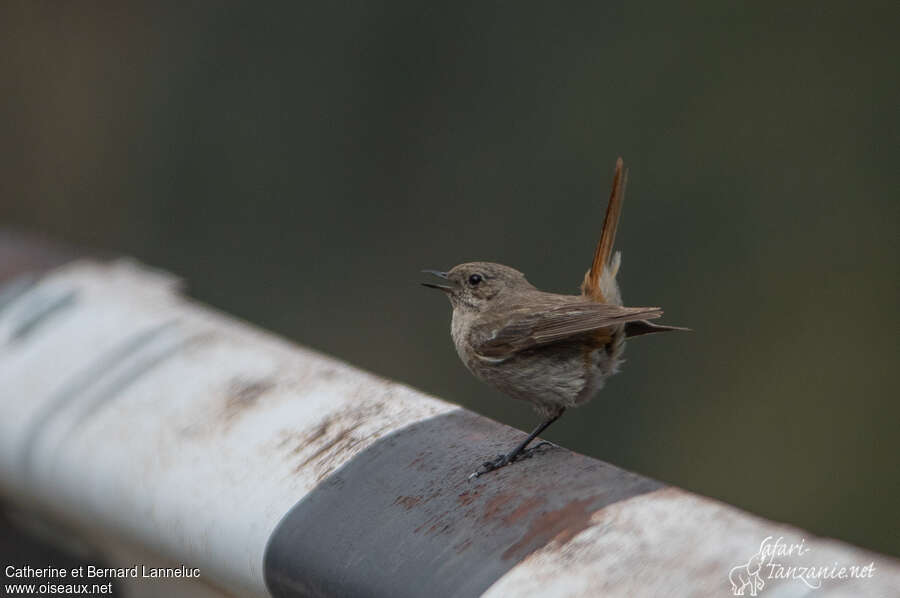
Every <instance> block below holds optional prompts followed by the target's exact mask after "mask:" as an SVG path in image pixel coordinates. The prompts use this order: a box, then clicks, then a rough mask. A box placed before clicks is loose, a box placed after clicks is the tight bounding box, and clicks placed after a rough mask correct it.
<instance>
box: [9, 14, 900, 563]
mask: <svg viewBox="0 0 900 598" xmlns="http://www.w3.org/2000/svg"><path fill="white" fill-rule="evenodd" d="M898 6H900V5H898V4H897V3H896V2H885V3H883V4H881V5H878V4H874V3H862V4H852V5H851V4H850V3H838V2H824V3H821V2H819V3H808V4H805V5H802V6H801V5H799V4H797V5H793V6H784V5H781V4H776V3H752V4H751V3H748V4H747V5H745V6H726V5H725V3H718V2H707V3H696V4H694V5H693V6H692V7H685V6H676V5H675V4H673V3H667V2H655V3H647V4H644V5H642V6H641V7H636V6H628V7H622V6H621V5H619V4H611V3H609V4H608V3H599V2H593V3H585V4H566V5H558V4H553V3H542V4H537V5H529V4H524V3H502V4H493V3H490V4H489V3H472V4H466V5H464V4H461V3H442V4H439V5H438V4H431V3H421V2H391V3H377V2H335V3H326V2H321V3H294V2H291V3H284V4H276V3H249V2H247V3H236V4H235V3H223V2H200V3H198V2H186V3H174V2H169V3H149V2H148V3H120V2H104V3H86V2H77V3H75V2H73V3H43V2H4V3H3V4H2V5H0V78H2V82H3V93H2V97H0V152H2V156H3V158H2V166H0V168H2V176H0V223H2V226H3V227H6V228H14V229H20V230H26V231H36V232H40V233H44V234H46V235H48V236H51V237H54V238H58V239H62V240H65V241H68V242H71V243H75V244H79V245H83V246H87V247H93V248H101V249H108V250H111V251H115V252H123V253H128V254H132V255H134V256H136V257H138V258H139V259H141V260H144V261H146V262H148V263H150V264H152V265H155V266H159V267H162V268H165V269H168V270H171V271H174V272H176V273H178V274H180V275H181V276H183V277H185V278H186V279H187V281H188V282H189V287H190V292H191V294H192V295H193V296H194V297H197V298H198V299H200V300H202V301H206V302H208V303H211V304H213V305H215V306H217V307H219V308H222V309H224V310H226V311H229V312H231V313H233V314H236V315H238V316H241V317H243V318H246V319H248V320H251V321H253V322H255V323H258V324H259V325H261V326H264V327H266V328H269V329H272V330H274V331H277V332H278V333H280V334H283V335H285V336H287V337H290V338H292V339H295V340H296V341H298V342H300V343H303V344H305V345H308V346H311V347H314V348H317V349H320V350H322V351H324V352H327V353H331V354H334V355H337V356H339V357H341V358H343V359H345V360H347V361H349V362H350V363H353V364H356V365H358V366H360V367H362V368H366V369H368V370H372V371H374V372H377V373H379V374H382V375H384V376H387V377H390V378H394V379H397V380H401V381H404V382H407V383H409V384H411V385H413V386H415V387H418V388H421V389H424V390H426V391H428V392H430V393H434V394H435V395H438V396H441V397H444V398H446V399H448V400H450V401H454V402H458V403H460V404H462V405H465V406H466V407H469V408H471V409H474V410H476V411H478V412H480V413H483V414H485V415H488V416H490V417H492V418H495V419H498V420H501V421H503V422H506V423H508V424H511V425H513V426H517V427H519V428H522V429H526V428H528V429H530V428H531V427H532V426H533V425H534V424H535V423H536V421H537V418H536V416H535V415H534V414H533V413H532V412H531V411H530V409H529V407H528V406H527V405H525V404H522V403H518V402H514V401H512V400H509V399H506V398H504V397H503V396H502V395H500V394H499V393H497V392H495V391H493V390H491V389H489V388H487V387H485V386H483V385H482V384H481V383H479V382H478V381H476V380H475V379H474V378H472V377H471V376H470V375H469V374H468V372H467V371H466V370H465V369H464V368H463V366H462V365H461V363H460V362H459V361H458V359H457V357H456V354H455V352H454V350H453V347H452V344H451V341H450V338H449V318H450V310H449V306H448V305H447V302H446V300H445V299H444V298H443V297H441V296H439V295H438V294H436V293H433V292H430V291H428V290H426V289H423V288H421V287H419V286H417V283H418V282H419V281H420V280H422V279H423V278H422V277H421V276H420V275H419V273H418V272H419V270H420V269H421V268H441V269H443V268H448V267H450V266H452V265H454V264H456V263H459V262H463V261H469V260H476V259H478V260H491V261H499V262H503V263H506V264H509V265H512V266H514V267H516V268H518V269H520V270H522V271H524V272H525V273H526V274H527V275H528V277H529V279H530V280H531V281H532V282H533V283H534V284H536V285H537V286H539V287H541V288H545V289H548V290H555V291H559V292H577V286H578V284H579V283H580V281H581V277H582V274H583V273H584V271H585V270H586V269H587V267H588V265H589V262H590V258H591V255H592V251H593V248H594V244H595V242H596V241H597V238H598V235H599V233H600V226H601V221H602V218H603V212H604V208H605V202H606V197H607V195H608V192H609V187H610V182H611V178H612V169H613V165H614V161H615V159H616V157H617V156H618V155H622V156H624V158H625V160H626V164H627V165H628V166H629V167H630V169H631V177H630V186H629V190H628V191H629V192H628V198H627V200H626V203H625V211H624V217H623V222H622V227H621V229H620V235H619V247H620V248H621V249H622V251H623V254H624V262H623V268H622V271H621V275H620V281H621V283H622V286H623V290H624V295H625V299H626V302H627V303H629V304H632V305H660V306H663V307H664V308H665V309H666V316H665V321H666V322H669V323H672V324H680V325H686V326H690V327H692V328H693V329H694V330H695V332H693V333H690V334H672V335H662V336H655V337H646V338H641V339H636V340H635V341H633V342H632V343H630V344H629V347H628V350H627V353H626V356H627V358H628V362H627V364H626V365H625V367H624V371H623V372H622V373H621V374H620V375H619V376H617V377H615V378H613V379H612V380H611V381H610V383H609V384H608V387H607V389H606V391H605V392H604V394H603V395H602V397H601V399H599V400H597V401H595V402H594V403H592V404H590V405H588V406H585V407H583V408H581V409H579V410H578V411H576V412H573V413H571V414H569V415H568V416H567V417H564V418H563V419H562V420H560V422H559V423H557V424H556V425H554V426H553V427H552V428H551V429H550V430H549V432H548V433H547V434H546V436H547V437H548V438H549V439H551V440H553V441H555V442H559V443H562V444H564V445H565V446H567V447H570V448H572V449H574V450H577V451H580V452H583V453H586V454H589V455H593V456H595V457H599V458H601V459H604V460H607V461H610V462H612V463H615V464H617V465H619V466H622V467H625V468H628V469H631V470H635V471H638V472H640V473H643V474H646V475H648V476H652V477H655V478H659V479H662V480H665V481H667V482H671V483H674V484H677V485H679V486H683V487H685V488H688V489H691V490H693V491H696V492H700V493H703V494H706V495H709V496H713V497H717V498H720V499H722V500H724V501H727V502H729V503H732V504H735V505H738V506H740V507H743V508H745V509H748V510H750V511H752V512H754V513H758V514H760V515H764V516H766V517H770V518H774V519H777V520H783V521H787V522H791V523H794V524H797V525H800V526H802V527H805V528H808V529H809V530H811V531H813V532H815V533H817V534H824V535H829V536H835V537H838V538H842V539H844V540H848V541H850V542H853V543H857V544H860V545H863V546H866V547H870V548H873V549H876V550H879V551H882V552H887V553H891V554H894V555H900V522H898V519H900V518H898V515H897V506H898V504H900V466H898V454H900V433H898V420H900V401H898V395H900V392H898V391H900V375H898V359H897V358H898V340H897V334H896V333H897V330H898V323H900V322H898V315H897V298H898V279H900V276H898V259H897V256H898V242H897V237H898V233H897V228H898V216H900V210H898V200H900V198H898V189H900V175H898V172H900V171H898V168H897V161H898V158H900V148H898V125H900V111H898V105H900V94H898V77H897V59H898V56H900V42H898V36H897V25H898V22H900V19H898V17H900V9H898Z"/></svg>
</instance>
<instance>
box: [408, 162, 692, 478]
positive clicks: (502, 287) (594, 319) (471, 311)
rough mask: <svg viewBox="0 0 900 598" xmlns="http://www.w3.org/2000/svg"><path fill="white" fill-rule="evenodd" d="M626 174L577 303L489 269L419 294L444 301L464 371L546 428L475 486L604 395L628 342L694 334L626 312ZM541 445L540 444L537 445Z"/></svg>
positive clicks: (639, 310)
mask: <svg viewBox="0 0 900 598" xmlns="http://www.w3.org/2000/svg"><path fill="white" fill-rule="evenodd" d="M627 181H628V172H627V170H625V169H624V163H623V160H622V158H621V157H620V158H619V159H618V160H617V161H616V166H615V172H614V176H613V185H612V191H611V193H610V197H609V202H608V204H607V208H606V216H605V218H604V220H603V228H602V230H601V234H600V241H599V242H598V243H597V246H596V249H595V251H594V256H593V260H592V262H591V266H590V269H588V271H587V272H586V273H585V275H584V279H583V281H582V283H581V293H580V294H579V295H564V294H557V293H550V292H546V291H541V290H539V289H537V288H536V287H535V286H534V285H532V284H531V283H530V282H528V280H527V279H526V278H525V275H524V274H523V273H522V272H520V271H518V270H516V269H514V268H511V267H509V266H505V265H503V264H498V263H493V262H467V263H463V264H459V265H457V266H454V267H453V268H451V269H450V270H448V271H446V272H442V271H439V270H423V272H424V273H428V274H432V275H435V276H437V277H439V278H441V279H443V280H444V282H442V283H432V282H423V283H422V285H423V286H426V287H429V288H432V289H437V290H440V291H442V292H444V293H445V294H446V295H447V297H448V298H449V300H450V304H451V306H452V309H453V315H452V319H451V325H450V335H451V337H452V339H453V344H454V345H455V347H456V352H457V354H458V355H459V358H460V359H461V360H462V362H463V364H465V366H466V368H467V369H468V370H469V371H470V372H471V373H472V374H474V375H475V377H476V378H479V379H480V380H482V381H483V382H486V383H487V384H489V385H491V386H493V387H494V388H496V389H498V390H500V391H501V392H503V393H504V394H506V395H508V396H510V397H512V398H514V399H520V400H524V401H528V402H530V403H531V404H532V406H533V407H534V409H535V410H536V411H537V413H538V414H539V415H540V416H541V423H540V424H539V425H538V426H537V427H536V428H535V429H534V430H533V431H532V432H531V433H530V434H528V436H527V437H526V438H524V439H523V440H522V441H521V442H519V443H518V444H517V445H516V446H515V447H514V448H513V449H512V450H510V451H509V452H508V453H505V454H501V455H498V456H497V457H496V458H495V459H492V460H488V461H484V462H483V463H482V465H481V467H479V468H478V469H477V470H476V471H475V472H473V473H472V475H471V476H469V477H470V479H472V478H477V477H479V476H481V475H484V474H486V473H488V472H491V471H494V470H496V469H499V468H501V467H505V466H507V465H509V464H510V463H513V462H515V461H517V460H519V459H522V458H525V457H529V456H532V454H533V451H534V450H535V449H537V448H538V447H539V446H541V445H540V444H539V445H537V446H535V447H533V448H532V449H527V447H528V445H529V444H530V443H531V442H532V441H533V440H534V439H535V438H537V437H538V435H539V434H541V433H542V432H543V431H544V430H546V429H547V428H548V427H549V426H550V425H551V424H552V423H553V422H555V421H556V420H558V419H559V418H560V417H561V416H562V415H563V413H565V412H566V410H568V409H570V408H573V407H577V406H579V405H583V404H585V403H587V402H588V401H591V400H592V399H594V398H596V396H597V395H598V394H600V390H601V389H602V388H603V386H604V383H605V381H606V379H607V378H609V377H610V376H612V375H613V374H615V373H616V372H617V371H618V369H619V366H620V365H621V363H622V354H623V352H624V350H625V340H626V339H627V338H630V337H634V336H640V335H645V334H651V333H657V332H670V331H677V330H689V329H687V328H682V327H678V326H666V325H662V324H657V323H654V322H651V320H655V319H657V318H659V317H660V316H661V315H662V313H663V312H662V309H660V308H659V307H625V306H624V305H623V302H622V295H621V291H620V289H619V285H618V283H617V282H616V275H617V273H618V271H619V267H620V265H621V260H622V257H621V252H618V251H616V252H613V245H614V242H615V238H616V229H617V228H618V224H619V218H620V215H621V211H622V203H623V201H624V198H625V187H626V184H627ZM541 444H544V443H541Z"/></svg>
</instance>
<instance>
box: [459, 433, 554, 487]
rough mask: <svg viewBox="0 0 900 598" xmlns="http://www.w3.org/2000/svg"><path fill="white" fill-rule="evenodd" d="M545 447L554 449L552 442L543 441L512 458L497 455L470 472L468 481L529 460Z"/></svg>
mask: <svg viewBox="0 0 900 598" xmlns="http://www.w3.org/2000/svg"><path fill="white" fill-rule="evenodd" d="M545 446H548V447H552V448H556V445H555V444H553V443H552V442H547V441H546V440H543V441H541V442H539V443H538V444H536V445H534V446H533V447H531V448H530V449H526V450H524V451H522V452H520V453H519V454H518V455H516V456H514V457H510V456H509V455H497V458H496V459H494V460H493V461H485V462H484V463H482V464H481V467H479V468H478V469H477V470H476V471H474V472H472V473H471V474H470V475H469V480H474V479H475V478H478V477H481V476H483V475H484V474H486V473H489V472H491V471H494V470H495V469H500V468H501V467H505V466H507V465H509V464H510V463H513V462H515V461H521V460H522V459H530V458H531V457H533V456H534V454H535V453H536V452H537V451H538V449H541V448H544V447H545Z"/></svg>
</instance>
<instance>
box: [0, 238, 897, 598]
mask: <svg viewBox="0 0 900 598" xmlns="http://www.w3.org/2000/svg"><path fill="white" fill-rule="evenodd" d="M70 255H71V254H67V253H66V252H65V251H56V250H49V249H47V247H46V246H45V245H42V244H34V243H32V242H30V241H28V240H24V239H22V238H18V237H11V236H9V235H6V236H0V284H2V287H0V492H2V495H3V496H4V497H5V499H6V500H7V501H9V502H11V503H12V504H16V505H20V507H27V508H28V509H29V510H31V511H33V512H37V513H40V514H41V516H42V517H44V518H48V519H49V520H50V521H53V522H58V523H59V525H60V526H63V527H65V528H66V529H72V530H74V534H75V536H77V537H79V538H80V541H83V542H84V543H86V544H87V545H89V546H91V547H92V548H93V549H95V550H97V551H99V552H100V553H101V554H103V555H104V558H105V560H106V561H107V562H109V563H110V565H109V566H110V567H114V568H117V569H115V570H114V571H113V572H112V573H111V575H113V576H114V577H115V579H116V582H117V583H120V584H124V586H125V588H126V589H128V587H129V584H130V587H131V588H132V589H134V588H136V587H140V588H141V591H140V592H136V593H137V594H139V595H144V596H146V595H167V596H170V595H177V594H179V593H181V594H182V595H204V596H213V595H233V596H269V595H272V596H392V597H397V596H422V595H428V596H477V595H485V596H493V597H505V596H681V595H692V596H730V595H733V594H737V595H766V594H768V595H771V596H781V597H783V596H802V595H807V594H809V593H811V592H813V591H815V592H816V593H815V594H814V595H816V596H845V595H853V596H869V595H871V596H878V595H884V596H891V595H896V590H897V588H900V566H898V563H897V561H895V560H893V559H891V558H890V557H886V556H882V555H877V554H874V553H870V552H867V551H865V550H862V549H858V548H855V547H853V546H850V545H847V544H844V543H841V542H837V541H834V540H828V539H821V538H816V537H813V536H811V535H810V534H808V533H805V532H803V531H802V530H799V529H796V528H793V527H789V526H785V525H781V524H777V523H773V522H770V521H766V520H763V519H760V518H757V517H754V516H751V515H748V514H746V513H744V512H741V511H739V510H738V509H735V508H733V507H730V506H727V505H724V504H722V503H719V502H717V501H714V500H710V499H707V498H704V497H701V496H697V495H694V494H691V493H689V492H686V491H683V490H680V489H678V488H674V487H671V486H666V485H664V484H661V483H659V482H656V481H654V480H650V479H647V478H644V477H642V476H639V475H636V474H633V473H630V472H627V471H623V470H621V469H619V468H616V467H614V466H612V465H609V464H607V463H603V462H601V461H598V460H596V459H592V458H589V457H585V456H582V455H578V454H575V453H572V452H570V451H568V450H566V449H564V448H559V447H550V448H545V449H542V452H541V454H540V455H539V457H537V458H532V459H528V460H525V461H522V462H520V463H517V464H515V465H514V466H512V467H507V468H504V469H502V470H499V471H496V472H493V473H491V474H489V475H485V476H483V477H481V478H479V479H477V480H474V481H469V480H468V474H469V473H470V472H471V470H472V468H473V464H477V463H479V462H480V460H482V459H483V457H485V456H486V455H493V454H497V453H500V452H502V450H503V449H504V448H505V447H507V446H508V445H509V444H510V443H511V442H512V441H513V440H514V439H516V438H519V437H520V435H521V434H522V432H520V431H518V430H514V429H511V428H509V427H507V426H504V425H502V424H499V423H496V422H494V421H491V420H488V419H486V418H484V417H481V416H478V415H476V414H474V413H471V412H469V411H466V410H465V409H461V408H459V407H457V406H455V405H452V404H450V403H447V402H444V401H441V400H439V399H436V398H433V397H429V396H426V395H424V394H422V393H420V392H418V391H415V390H413V389H411V388H408V387H406V386H403V385H401V384H397V383H395V382H391V381H389V380H385V379H382V378H379V377H377V376H373V375H371V374H368V373H365V372H361V371H359V370H357V369H355V368H353V367H350V366H348V365H346V364H344V363H342V362H340V361H338V360H336V359H333V358H331V357H327V356H324V355H321V354H318V353H315V352H313V351H310V350H308V349H305V348H303V347H299V346H296V345H293V344H291V343H288V342H286V341H283V340H281V339H279V338H277V337H275V336H273V335H270V334H267V333H265V332H262V331H260V330H258V329H255V328H253V327H252V326H250V325H247V324H245V323H242V322H239V321H237V320H234V319H232V318H230V317H228V316H226V315H223V314H221V313H218V312H216V311H214V310H212V309H209V308H206V307H204V306H202V305H198V304H196V303H193V302H191V301H189V300H187V299H185V298H183V297H182V296H181V295H179V293H178V282H177V280H176V279H175V278H174V277H172V276H170V275H168V274H165V273H161V272H158V271H153V270H150V269H148V268H145V267H143V266H140V265H138V264H136V263H134V262H129V261H121V260H117V261H116V260H114V261H96V260H76V261H71V260H70V259H69V257H70ZM788 550H790V554H787V551H788ZM132 567H134V568H135V569H134V571H135V575H136V576H137V577H134V578H133V577H132V576H131V571H132ZM154 567H163V568H164V569H163V570H162V571H163V573H164V575H163V576H162V578H152V577H151V578H145V577H142V576H141V574H142V573H143V572H144V570H145V569H153V568H154ZM779 567H780V569H779ZM810 567H813V568H815V570H814V571H813V572H812V573H810ZM822 567H825V568H826V570H825V571H824V572H823V571H822V570H821V569H822ZM841 567H844V568H845V569H846V572H845V574H844V575H843V576H842V575H840V568H841ZM800 568H803V571H802V572H801V571H799V569H800ZM851 568H852V569H851ZM832 569H834V571H831V570H832ZM176 570H177V571H180V572H181V573H180V574H178V576H176V573H175V571H176ZM829 571H831V573H829ZM120 573H121V574H122V575H119V574H120ZM194 573H196V575H194ZM7 577H9V576H7ZM6 581H7V582H8V581H9V579H7V580H6ZM809 595H813V594H809Z"/></svg>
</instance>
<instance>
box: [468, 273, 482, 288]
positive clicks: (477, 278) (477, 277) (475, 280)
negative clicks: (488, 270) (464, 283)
mask: <svg viewBox="0 0 900 598" xmlns="http://www.w3.org/2000/svg"><path fill="white" fill-rule="evenodd" d="M480 282H481V274H473V275H472V276H470V277H469V284H470V285H472V286H473V287H474V286H477V285H478V283H480Z"/></svg>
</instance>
